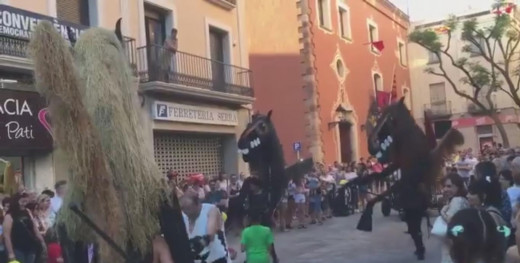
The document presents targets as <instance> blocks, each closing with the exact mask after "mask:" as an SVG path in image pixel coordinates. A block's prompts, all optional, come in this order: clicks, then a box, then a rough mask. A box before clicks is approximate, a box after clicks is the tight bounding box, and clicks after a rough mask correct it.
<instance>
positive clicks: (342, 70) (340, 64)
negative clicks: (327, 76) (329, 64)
mask: <svg viewBox="0 0 520 263" xmlns="http://www.w3.org/2000/svg"><path fill="white" fill-rule="evenodd" d="M336 71H337V72H338V76H340V77H342V78H343V77H344V76H345V66H343V62H342V61H341V60H340V59H338V60H336Z"/></svg>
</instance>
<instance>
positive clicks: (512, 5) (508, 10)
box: [505, 3, 515, 14]
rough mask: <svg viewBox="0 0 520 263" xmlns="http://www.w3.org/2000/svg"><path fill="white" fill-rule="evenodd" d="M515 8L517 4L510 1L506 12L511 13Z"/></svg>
mask: <svg viewBox="0 0 520 263" xmlns="http://www.w3.org/2000/svg"><path fill="white" fill-rule="evenodd" d="M513 8H515V4H513V3H509V5H507V7H506V10H505V11H506V13H508V14H511V11H513Z"/></svg>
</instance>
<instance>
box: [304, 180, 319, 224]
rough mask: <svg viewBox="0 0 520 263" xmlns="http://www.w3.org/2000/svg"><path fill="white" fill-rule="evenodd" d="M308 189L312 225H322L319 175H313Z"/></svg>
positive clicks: (308, 183) (308, 182)
mask: <svg viewBox="0 0 520 263" xmlns="http://www.w3.org/2000/svg"><path fill="white" fill-rule="evenodd" d="M307 188H308V189H309V204H310V210H311V211H310V212H311V224H316V223H318V224H320V225H321V224H322V221H321V189H320V180H319V179H318V175H317V173H311V175H310V176H309V180H308V181H307Z"/></svg>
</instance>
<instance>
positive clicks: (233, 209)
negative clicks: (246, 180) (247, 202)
mask: <svg viewBox="0 0 520 263" xmlns="http://www.w3.org/2000/svg"><path fill="white" fill-rule="evenodd" d="M240 189H242V185H241V184H240V182H239V181H238V176H237V175H236V174H232V175H231V177H230V182H229V209H228V219H227V220H226V229H228V228H229V226H233V225H234V224H235V223H238V224H240V225H241V224H242V222H241V220H240V211H241V210H242V206H243V203H242V200H240V198H239V196H240Z"/></svg>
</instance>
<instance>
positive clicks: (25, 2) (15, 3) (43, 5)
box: [7, 0, 55, 15]
mask: <svg viewBox="0 0 520 263" xmlns="http://www.w3.org/2000/svg"><path fill="white" fill-rule="evenodd" d="M48 1H51V0H9V1H7V4H8V5H10V6H12V7H15V8H20V9H24V10H27V11H30V12H34V13H39V14H43V15H48V14H49V11H48ZM54 1H55V0H54Z"/></svg>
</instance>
